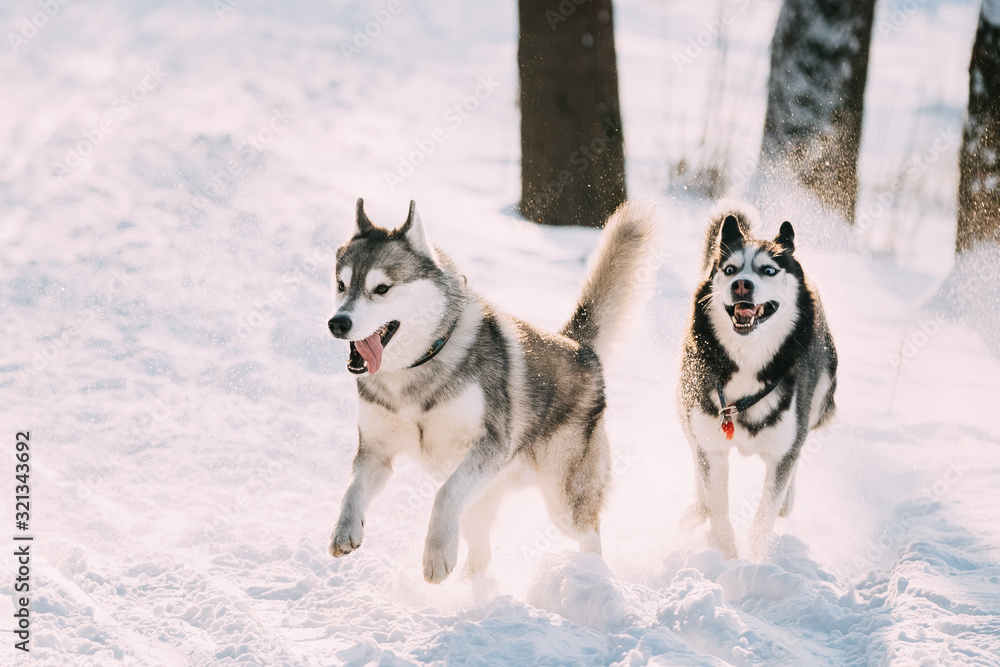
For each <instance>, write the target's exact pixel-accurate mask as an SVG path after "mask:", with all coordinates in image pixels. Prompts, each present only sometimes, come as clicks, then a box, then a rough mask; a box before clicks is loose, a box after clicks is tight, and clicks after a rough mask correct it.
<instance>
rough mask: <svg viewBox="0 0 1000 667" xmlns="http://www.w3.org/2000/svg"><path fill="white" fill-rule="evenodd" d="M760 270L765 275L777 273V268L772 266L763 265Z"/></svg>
mask: <svg viewBox="0 0 1000 667" xmlns="http://www.w3.org/2000/svg"><path fill="white" fill-rule="evenodd" d="M762 271H763V273H764V275H765V276H773V275H775V274H777V273H778V270H777V269H776V268H774V267H773V266H765V267H764V268H763V269H762Z"/></svg>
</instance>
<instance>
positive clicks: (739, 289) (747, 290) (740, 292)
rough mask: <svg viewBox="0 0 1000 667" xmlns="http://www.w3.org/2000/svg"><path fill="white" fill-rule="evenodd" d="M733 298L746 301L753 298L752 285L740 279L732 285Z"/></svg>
mask: <svg viewBox="0 0 1000 667" xmlns="http://www.w3.org/2000/svg"><path fill="white" fill-rule="evenodd" d="M733 296H735V297H738V298H740V299H747V300H749V299H751V298H753V283H752V282H750V281H749V280H743V279H742V278H741V279H740V280H737V281H736V282H734V283H733Z"/></svg>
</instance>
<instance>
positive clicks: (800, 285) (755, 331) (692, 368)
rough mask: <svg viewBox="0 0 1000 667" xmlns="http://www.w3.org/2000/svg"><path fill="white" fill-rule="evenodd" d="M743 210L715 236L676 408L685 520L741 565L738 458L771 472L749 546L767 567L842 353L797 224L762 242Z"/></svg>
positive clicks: (718, 221)
mask: <svg viewBox="0 0 1000 667" xmlns="http://www.w3.org/2000/svg"><path fill="white" fill-rule="evenodd" d="M741 208H743V207H734V206H732V205H724V207H723V208H722V209H721V210H720V211H719V212H718V214H717V215H715V216H713V219H712V223H711V226H710V227H709V230H708V235H707V238H706V243H705V254H704V270H705V274H706V276H705V279H704V281H703V282H702V283H701V286H700V287H699V288H698V291H697V293H696V294H695V299H694V311H693V314H692V317H691V322H690V325H689V329H688V335H687V338H686V340H685V342H684V352H683V360H682V366H681V375H680V386H679V388H678V399H679V404H680V413H681V423H682V425H683V428H684V432H685V434H686V435H687V438H688V441H689V442H690V444H691V449H692V452H693V454H694V461H695V476H696V482H695V483H696V488H697V498H696V499H695V501H694V503H693V505H692V506H691V508H690V509H689V510H688V514H687V516H686V521H687V522H689V523H690V524H694V525H697V524H698V523H701V522H702V521H704V520H705V519H706V518H707V519H709V521H710V522H711V539H712V541H713V542H714V546H715V547H717V548H718V549H719V550H720V551H722V553H723V554H724V555H725V556H726V557H727V558H735V557H736V543H735V539H734V535H733V526H732V524H731V523H730V520H729V490H728V485H729V450H730V448H731V447H733V446H735V447H737V448H738V449H739V451H740V453H742V454H744V455H750V454H757V455H759V456H760V457H761V458H762V459H763V460H764V464H765V468H766V473H765V479H764V487H763V489H762V492H761V500H760V505H759V506H758V508H757V513H756V516H755V517H754V520H753V523H752V524H751V526H750V534H749V542H750V549H751V553H752V555H753V557H754V558H763V557H765V556H766V555H767V552H768V548H769V544H770V540H771V535H772V532H773V529H774V521H775V518H776V517H777V516H778V515H780V516H786V515H787V514H788V513H789V512H790V511H791V509H792V503H793V499H794V496H795V487H794V481H795V464H796V462H797V460H798V457H799V452H800V451H801V450H802V445H803V443H804V442H805V439H806V435H807V434H808V432H809V430H810V429H813V428H816V427H818V426H821V425H822V424H824V423H825V422H826V421H827V420H829V419H830V417H831V416H832V415H833V412H834V402H833V394H834V390H835V388H836V386H837V375H836V373H837V352H836V350H835V349H834V346H833V338H832V337H831V335H830V330H829V328H828V327H827V324H826V318H825V317H824V315H823V307H822V305H821V304H820V300H819V295H818V294H817V293H816V292H815V290H814V289H813V288H812V287H811V285H810V283H809V281H808V280H807V279H806V277H805V275H804V274H803V272H802V267H801V266H800V265H799V262H798V260H796V258H795V255H794V250H795V232H794V231H793V229H792V225H791V223H789V222H783V223H782V224H781V229H780V230H779V232H778V236H777V237H775V239H774V240H773V241H767V240H761V239H756V238H754V237H753V236H752V235H751V226H752V224H751V223H752V219H753V218H754V214H753V213H752V212H750V211H749V209H748V208H743V210H741Z"/></svg>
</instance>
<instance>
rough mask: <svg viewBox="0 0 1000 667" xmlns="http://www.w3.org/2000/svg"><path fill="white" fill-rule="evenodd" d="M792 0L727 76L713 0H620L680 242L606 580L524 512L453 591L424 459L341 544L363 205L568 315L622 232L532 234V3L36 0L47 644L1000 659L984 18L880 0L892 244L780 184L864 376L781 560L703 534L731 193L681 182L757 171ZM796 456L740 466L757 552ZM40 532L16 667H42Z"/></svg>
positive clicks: (477, 660) (32, 225) (284, 657)
mask: <svg viewBox="0 0 1000 667" xmlns="http://www.w3.org/2000/svg"><path fill="white" fill-rule="evenodd" d="M397 3H398V4H397ZM553 5H554V6H557V5H558V3H556V2H553ZM778 6H779V5H778V3H777V2H776V1H775V0H757V1H756V2H754V1H753V0H746V1H741V2H734V3H732V4H731V8H732V10H733V13H732V14H731V15H730V16H734V17H735V18H734V19H733V20H732V21H729V22H726V23H725V25H724V26H723V31H724V34H725V38H726V40H725V42H724V43H725V45H726V46H727V48H726V50H725V57H726V58H727V60H726V69H725V72H726V76H725V77H724V78H723V80H722V82H721V83H717V84H713V83H712V81H713V78H712V76H713V75H712V72H713V71H715V64H716V63H717V62H718V59H719V58H721V57H722V51H720V50H719V49H717V48H715V46H714V44H715V33H716V32H717V31H718V27H717V25H716V24H712V23H711V20H712V19H713V18H714V17H716V16H717V15H718V7H717V6H716V5H714V4H712V3H706V5H705V6H703V7H700V6H699V5H697V4H696V3H682V2H669V3H661V2H656V1H655V0H620V1H619V2H616V11H617V14H616V21H617V40H618V49H619V68H620V73H621V82H622V84H621V85H622V104H623V112H624V121H625V131H626V143H627V151H628V156H629V184H630V192H631V194H632V195H633V196H636V197H648V198H651V199H653V200H654V201H656V202H657V203H658V206H659V209H658V217H659V220H660V222H661V223H662V231H663V234H662V236H663V239H664V241H663V247H662V252H661V254H660V257H661V268H660V271H659V275H658V277H657V283H656V295H655V297H654V298H653V301H652V302H651V304H650V306H649V309H648V317H647V321H646V322H645V323H643V324H642V325H641V326H640V327H639V328H638V330H637V331H636V334H635V337H634V339H632V340H631V341H630V343H629V344H628V345H626V346H623V348H624V349H623V350H622V352H621V354H619V355H618V357H617V358H616V359H613V360H610V361H609V363H608V364H607V367H608V375H609V378H608V382H609V406H610V407H609V411H608V420H609V431H610V435H611V438H612V445H613V449H614V466H613V467H614V471H615V492H614V494H613V496H612V498H611V501H610V504H609V507H608V509H607V511H606V514H605V517H604V523H603V525H604V548H605V555H604V559H603V561H602V560H601V559H599V558H596V557H593V556H585V555H580V554H577V553H575V551H574V549H573V545H572V544H571V543H570V542H569V541H567V540H565V539H564V538H562V537H560V536H559V535H558V534H557V533H556V532H555V528H554V527H553V526H552V525H551V524H550V523H549V522H548V520H547V515H546V513H545V512H544V511H543V510H542V508H541V507H540V502H541V500H540V497H539V496H538V495H537V494H536V493H535V492H532V491H525V492H523V493H521V494H519V495H515V496H513V497H512V498H511V499H510V500H509V501H508V502H507V503H505V505H504V506H503V508H502V509H501V513H500V517H499V519H498V522H497V525H496V526H495V529H494V544H495V548H496V552H495V554H494V560H493V565H492V567H491V571H490V575H489V577H488V578H487V579H486V580H485V581H479V582H475V583H472V582H468V581H463V580H461V579H460V578H459V577H458V576H453V577H452V578H451V579H449V580H448V581H447V582H446V583H445V584H443V585H441V586H431V585H429V584H426V583H424V582H423V580H422V578H421V567H420V556H421V550H422V547H423V535H424V531H425V528H426V525H427V521H428V517H429V514H430V507H431V502H432V499H433V493H434V491H435V487H434V485H433V484H432V482H431V480H429V479H428V478H427V477H426V476H425V475H424V474H423V473H421V472H420V471H419V470H418V469H417V468H416V467H415V466H414V465H413V464H410V463H407V462H401V463H400V465H398V466H397V470H396V473H395V475H394V476H393V478H392V479H391V481H390V483H389V486H388V487H387V489H386V491H385V492H384V493H383V494H382V495H381V496H380V497H379V498H378V499H377V500H376V501H375V503H374V505H373V507H372V510H371V512H370V515H369V522H368V523H369V525H368V526H366V528H367V537H366V541H365V544H364V546H363V548H362V549H361V550H360V551H359V552H357V553H355V554H352V555H350V556H348V557H346V558H343V559H340V560H334V559H332V558H330V557H329V556H328V555H327V553H326V543H327V538H328V536H329V532H330V530H331V528H332V526H333V522H334V521H335V519H336V512H337V510H338V508H339V503H340V499H341V496H342V493H343V491H344V489H345V487H346V484H347V480H348V475H349V467H350V461H351V457H352V454H353V450H354V447H355V445H356V437H357V436H356V426H355V420H354V415H355V409H356V397H355V392H354V388H353V381H352V377H351V376H350V375H349V374H348V373H347V372H346V370H345V364H346V356H347V355H346V350H345V348H344V346H343V345H341V344H338V343H336V342H334V341H332V340H331V339H330V337H329V334H328V333H327V332H326V329H325V325H324V322H325V320H326V317H327V316H328V314H329V294H328V280H329V272H330V270H331V269H332V267H333V255H332V253H333V250H334V249H335V248H336V247H337V245H339V243H340V242H341V241H342V240H343V238H344V237H345V236H346V234H347V232H348V229H349V224H350V215H351V212H352V208H353V204H354V200H355V198H356V197H358V196H363V197H365V199H366V203H367V206H368V210H369V214H370V215H371V216H372V218H373V219H374V220H375V221H376V222H379V223H381V224H386V225H389V224H399V223H401V222H402V221H403V219H404V217H405V213H406V206H407V203H408V201H409V199H411V198H414V199H416V200H417V201H418V203H419V206H420V209H421V212H422V215H423V217H424V220H425V222H426V223H427V225H428V227H429V229H430V233H431V234H432V237H433V240H434V241H435V242H436V243H437V244H438V245H439V246H440V247H442V248H444V249H445V250H446V251H448V252H449V253H450V254H451V255H452V256H453V257H454V258H455V260H456V261H457V262H458V263H459V264H460V265H461V266H462V267H463V268H464V269H465V270H466V272H467V275H468V278H469V281H470V284H472V285H474V286H476V287H477V288H478V289H479V290H480V291H481V292H482V293H483V294H485V295H486V296H488V297H489V298H491V299H493V300H494V301H495V302H497V303H498V304H500V305H501V306H502V307H503V308H505V309H507V310H508V311H510V312H512V313H514V314H517V315H519V316H523V317H526V318H528V319H530V320H532V321H535V322H537V323H539V324H543V325H548V326H550V327H556V326H558V325H559V324H560V323H561V322H562V320H563V319H564V318H565V317H566V316H568V314H569V312H570V309H571V307H572V304H573V301H574V299H575V295H576V291H577V289H578V286H579V281H580V279H581V276H582V273H583V269H584V263H585V260H586V257H587V255H588V253H589V252H590V251H591V250H592V249H593V247H594V244H595V242H596V239H597V234H596V232H594V231H593V230H578V229H549V228H538V227H536V226H534V225H530V224H527V223H524V222H522V221H519V220H517V219H516V218H514V217H511V216H510V215H508V214H507V213H506V212H505V211H506V210H508V207H509V206H510V205H511V204H512V203H514V202H515V201H516V200H517V195H518V190H519V183H518V150H519V148H518V147H519V137H518V120H519V119H518V112H517V109H516V106H515V102H516V95H517V76H516V23H517V17H516V3H514V2H498V3H475V4H473V3H470V2H459V1H458V0H446V1H442V2H435V3H422V4H418V3H415V2H412V1H411V0H394V1H393V2H389V1H388V0H387V1H386V2H382V1H381V0H374V2H370V3H369V2H351V3H329V2H319V1H305V0H303V1H301V2H294V3H267V2H264V1H263V0H243V1H242V2H239V1H238V0H218V1H216V2H214V4H213V3H209V2H207V0H206V1H204V2H197V3H196V2H183V1H179V2H164V1H163V0H145V1H143V2H128V3H126V2H110V1H99V0H93V1H87V0H73V1H72V2H66V3H65V4H63V3H62V2H61V1H57V0H53V1H52V2H48V3H44V2H37V3H36V2H32V1H27V0H11V1H10V2H6V3H4V5H3V7H2V8H0V26H2V27H3V30H4V35H5V37H6V39H5V44H4V47H5V48H6V50H3V49H0V72H2V78H3V81H4V84H5V86H4V94H3V95H2V96H0V156H2V157H0V257H2V264H0V272H2V273H0V303H2V309H3V313H4V317H3V318H2V320H0V327H2V330H3V334H2V335H3V340H4V341H5V343H4V352H3V356H2V358H0V387H2V393H0V399H2V400H0V415H2V421H0V423H2V424H3V427H4V429H5V431H4V434H3V436H2V440H3V441H4V442H5V443H6V444H5V445H4V447H6V448H8V449H7V451H8V452H10V453H9V454H8V453H4V454H3V457H4V460H5V461H7V462H8V463H6V464H4V470H5V471H6V472H4V475H3V477H4V479H5V480H6V481H5V482H3V483H2V484H0V499H2V500H0V516H2V517H4V521H5V522H6V521H9V523H5V524H4V526H6V528H5V529H3V530H0V539H2V540H9V539H10V538H11V537H12V536H13V535H14V533H15V532H17V531H15V529H14V524H13V517H14V498H13V496H14V485H15V481H14V479H13V477H14V474H13V473H14V471H13V464H14V461H13V458H12V457H13V453H14V436H15V433H16V431H19V430H30V433H31V442H32V450H31V457H32V458H31V464H32V468H31V477H30V480H31V485H30V486H31V530H30V532H31V534H33V535H34V537H35V541H34V542H33V543H32V554H33V560H32V565H31V567H32V580H31V585H32V591H31V598H32V601H31V614H32V617H31V618H32V625H31V631H32V635H31V653H30V660H32V661H33V662H34V663H36V664H45V665H49V664H51V665H66V664H74V665H75V664H81V665H91V664H95V665H104V664H118V663H123V664H139V665H203V664H230V663H232V664H249V665H286V664H287V665H340V664H349V665H364V664H383V665H404V664H414V663H421V664H422V663H446V664H470V665H480V664H509V665H522V664H525V665H526V664H613V663H614V664H623V665H646V664H657V665H716V664H739V665H749V664H786V665H845V664H858V665H864V664H878V665H881V664H893V665H897V664H898V665H910V664H925V665H939V664H940V665H967V664H975V665H997V664H1000V658H998V656H1000V516H998V513H997V511H996V503H997V493H998V490H1000V438H998V436H997V434H996V430H995V427H996V424H995V422H996V415H997V409H996V404H997V398H996V396H997V394H998V393H1000V382H998V380H997V378H998V377H1000V338H998V336H997V331H998V330H1000V323H998V322H997V308H996V306H997V303H998V301H1000V298H998V297H1000V294H998V287H997V286H998V285H1000V271H998V269H997V266H998V262H997V259H998V258H997V257H996V256H995V255H994V254H990V253H983V254H981V255H977V256H975V257H971V258H970V260H969V262H967V263H966V265H965V266H963V267H959V269H960V270H959V271H957V272H956V274H955V275H954V276H951V277H949V273H950V271H951V268H952V266H951V265H952V259H951V255H952V251H951V248H952V244H953V237H954V192H955V189H956V188H955V186H956V183H957V171H956V162H957V151H958V143H959V142H958V140H957V138H956V137H957V135H958V133H959V131H960V124H961V118H962V114H963V109H964V104H965V95H966V90H967V74H966V68H967V63H968V54H969V49H970V46H971V41H972V35H973V31H974V27H975V21H976V11H977V6H976V3H975V2H972V1H971V0H961V1H956V2H943V1H939V0H928V1H927V2H916V3H880V4H879V8H878V16H877V21H878V25H877V27H876V35H875V39H874V42H873V52H872V70H871V74H870V77H869V81H870V86H869V96H868V108H867V110H866V126H865V138H864V146H863V154H862V165H861V168H862V181H863V191H862V197H861V202H860V206H861V210H862V218H861V224H859V225H858V229H856V230H854V231H846V230H845V229H843V228H842V226H840V225H838V224H836V223H834V222H830V221H827V220H824V219H823V218H822V216H819V215H816V214H815V213H812V212H811V211H810V209H809V207H808V205H807V204H804V203H803V202H802V201H801V200H799V199H797V198H796V197H794V196H792V195H786V196H783V197H781V198H779V199H774V200H770V201H769V202H768V204H769V206H768V208H769V210H772V209H773V211H774V213H773V217H769V218H768V220H767V225H768V231H773V229H776V228H777V224H778V222H780V220H781V219H783V216H785V215H787V216H788V217H790V218H791V219H792V220H793V222H795V224H796V229H797V231H798V236H797V241H798V242H799V243H800V245H801V250H800V251H798V252H800V254H801V256H802V258H803V262H804V265H805V266H806V269H807V271H808V272H809V273H810V274H811V276H812V277H813V278H814V280H815V281H816V283H817V284H818V285H819V287H820V290H821V293H822V295H823V299H824V303H825V305H826V309H827V314H828V317H829V319H830V322H831V326H832V328H833V331H834V334H835V337H836V341H837V345H838V349H839V352H840V357H841V366H840V368H841V372H840V384H839V389H838V395H837V402H838V405H839V412H838V417H837V419H836V421H835V422H834V424H833V425H832V426H831V427H830V428H828V429H827V430H826V431H824V432H822V433H817V434H815V435H814V437H813V438H812V440H811V441H810V443H809V444H808V446H807V451H806V454H805V455H804V459H803V462H802V466H801V472H800V474H799V479H798V496H797V506H796V509H795V513H794V514H793V516H792V517H790V518H788V519H783V520H779V523H778V526H777V531H778V533H779V538H778V543H777V547H776V552H775V555H774V558H773V559H772V561H771V562H768V563H753V562H750V561H749V560H745V559H739V560H736V561H729V562H726V561H724V560H722V558H721V556H720V555H719V554H718V553H717V552H715V551H712V550H710V549H708V548H707V546H706V537H705V532H704V530H703V529H702V530H698V531H695V532H694V533H690V534H689V533H683V532H681V531H680V530H679V529H678V527H677V524H678V518H679V516H680V513H681V511H682V509H683V507H684V505H685V504H686V503H687V501H688V500H689V499H690V497H691V494H692V476H693V473H692V465H691V461H690V456H689V453H688V447H687V444H686V442H685V441H684V439H683V436H682V434H681V431H680V428H679V425H678V422H677V419H676V417H675V414H674V408H673V393H674V385H675V382H676V377H677V366H678V359H679V355H678V350H679V343H680V339H681V335H682V329H683V325H684V319H685V317H686V316H687V313H688V310H689V308H690V295H691V293H692V290H693V288H694V286H695V283H696V280H697V260H696V254H697V249H698V247H699V243H700V239H701V235H702V230H703V227H704V224H705V215H706V212H707V210H708V207H709V202H707V201H704V200H702V199H700V198H699V197H698V196H697V194H696V193H695V192H694V189H693V188H691V189H689V190H688V191H685V190H684V189H683V188H684V182H683V180H682V179H678V178H675V177H671V176H670V174H671V173H672V172H671V170H672V168H673V167H674V166H675V165H676V164H677V162H678V161H679V160H680V159H681V158H685V159H686V160H687V161H688V162H689V163H692V164H699V163H700V162H704V161H706V160H707V158H708V157H711V156H720V155H721V156H728V158H729V161H730V165H731V167H732V170H733V174H732V180H733V187H734V189H735V191H736V192H737V193H739V192H740V190H741V188H743V187H745V186H746V183H747V182H748V181H749V176H750V170H748V169H747V168H745V167H744V165H746V164H750V168H751V169H752V158H753V156H754V154H755V151H756V149H757V147H758V146H759V139H760V125H761V122H762V119H763V113H764V84H765V82H766V78H767V47H768V43H769V40H770V35H771V30H772V28H773V24H774V20H775V18H776V15H777V10H778ZM45 7H48V10H47V11H48V12H49V14H51V16H50V15H48V14H44V12H45V11H46V10H45ZM40 12H42V14H40ZM372 12H375V14H374V15H373V14H372ZM39 16H41V17H42V18H38V17H39ZM43 19H44V20H43ZM379 19H381V22H382V23H383V24H384V25H378V26H377V29H376V28H371V27H370V24H371V22H372V21H377V20H379ZM25 21H28V24H25ZM706 21H708V23H706ZM366 25H369V30H370V32H372V33H377V34H375V35H374V36H372V37H370V38H369V39H368V40H367V41H365V40H364V39H357V41H355V39H356V38H357V35H358V34H359V31H364V30H365V27H366ZM11 35H14V36H15V37H14V38H12V37H11ZM706 35H707V36H706ZM702 42H704V43H705V44H708V45H709V46H708V48H704V46H702V47H701V48H702V51H701V52H699V51H698V49H697V48H695V47H697V46H699V45H701V44H702ZM692 45H694V46H692ZM688 50H690V51H688ZM678 54H680V55H681V56H683V57H680V58H679V57H677V56H678ZM685 59H687V60H685ZM438 128H440V129H441V130H442V132H443V135H442V133H437V134H436V135H435V136H437V137H441V136H443V137H444V139H443V141H435V140H433V139H432V138H431V137H432V135H434V131H435V129H438ZM949 142H951V143H949ZM421 147H423V148H421ZM415 151H421V152H419V153H415ZM748 161H749V162H748ZM387 174H388V175H391V176H392V177H391V178H387ZM750 194H751V195H752V194H753V193H750ZM779 216H782V217H779ZM865 216H867V217H865ZM761 473H762V467H761V466H760V465H759V463H758V462H757V461H754V460H750V459H736V460H735V461H734V480H733V490H732V496H731V498H732V514H733V520H734V523H735V524H736V526H737V533H738V539H739V540H740V546H741V548H743V552H744V553H745V544H746V543H745V532H746V526H747V520H748V518H749V517H750V515H751V513H752V508H753V506H754V501H755V497H754V496H755V494H756V493H757V492H758V490H759V483H760V478H761ZM13 544H14V542H12V541H11V542H8V543H7V545H8V546H6V547H4V548H3V549H0V553H2V554H3V556H2V558H0V592H2V595H0V618H3V619H5V620H4V621H2V622H0V630H3V631H4V632H3V633H2V635H0V636H2V637H3V645H2V646H0V664H4V665H6V664H21V663H22V662H25V661H26V660H27V659H28V656H25V655H23V654H22V653H21V652H19V651H16V650H15V649H14V648H13V644H14V642H15V641H16V638H15V636H14V635H13V634H12V633H11V632H10V630H11V629H12V628H13V626H14V624H13V611H14V607H15V604H16V598H17V597H18V595H15V592H14V577H15V572H16V567H17V564H16V562H15V559H14V557H13V551H14V549H13V546H12V545H13Z"/></svg>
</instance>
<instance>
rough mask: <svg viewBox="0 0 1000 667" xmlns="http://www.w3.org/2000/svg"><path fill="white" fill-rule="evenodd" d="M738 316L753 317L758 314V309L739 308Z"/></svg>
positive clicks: (737, 310)
mask: <svg viewBox="0 0 1000 667" xmlns="http://www.w3.org/2000/svg"><path fill="white" fill-rule="evenodd" d="M736 314H737V315H739V316H740V317H753V316H754V315H756V314H757V309H756V308H737V309H736Z"/></svg>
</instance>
